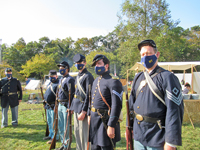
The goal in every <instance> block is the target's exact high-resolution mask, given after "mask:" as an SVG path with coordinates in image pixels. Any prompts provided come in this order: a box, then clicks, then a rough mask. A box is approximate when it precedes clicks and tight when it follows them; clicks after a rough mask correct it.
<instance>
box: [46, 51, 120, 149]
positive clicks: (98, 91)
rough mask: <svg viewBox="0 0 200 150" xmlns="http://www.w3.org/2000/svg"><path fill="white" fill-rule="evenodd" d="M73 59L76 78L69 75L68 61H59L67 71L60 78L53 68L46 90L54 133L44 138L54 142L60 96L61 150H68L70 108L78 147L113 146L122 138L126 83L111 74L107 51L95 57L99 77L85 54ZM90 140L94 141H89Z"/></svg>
mask: <svg viewBox="0 0 200 150" xmlns="http://www.w3.org/2000/svg"><path fill="white" fill-rule="evenodd" d="M73 60H74V62H75V66H76V68H77V69H78V70H79V73H78V76H77V77H76V79H74V78H73V77H71V76H70V75H69V71H70V67H69V64H68V63H67V62H66V61H63V62H61V63H60V64H59V65H58V67H59V72H60V74H61V75H63V76H62V78H61V79H59V81H58V80H57V75H56V71H55V70H50V72H49V75H50V81H51V82H50V84H49V85H48V86H47V90H46V92H45V94H44V99H45V100H44V101H45V103H46V104H45V108H46V109H47V122H48V125H49V132H50V133H49V136H48V137H45V138H44V140H49V141H48V142H47V143H49V144H50V143H51V142H52V139H53V136H54V133H55V132H52V131H53V120H54V115H55V114H54V112H53V109H54V107H55V100H57V102H58V133H59V134H58V135H56V139H57V140H58V138H59V137H60V139H61V143H62V146H61V147H60V148H58V149H59V150H65V149H67V148H68V146H69V121H68V120H67V118H68V115H69V114H68V113H69V110H71V111H72V112H73V114H74V135H75V138H76V149H77V150H86V149H92V150H98V149H104V150H110V149H113V148H114V147H115V145H116V142H117V141H119V140H120V138H121V137H120V126H119V122H118V119H119V115H120V111H121V108H122V94H123V91H122V84H121V82H120V81H119V80H118V79H116V78H112V76H111V75H110V72H109V64H110V61H109V60H108V58H107V57H106V56H104V55H96V56H95V57H94V59H93V66H95V72H96V74H97V75H99V77H98V78H96V79H95V80H94V78H93V76H92V74H91V73H90V72H89V71H88V70H87V69H86V67H85V66H86V59H85V56H83V55H81V54H76V55H75V56H74V57H73ZM69 89H70V90H69ZM69 91H70V92H71V93H70V94H69ZM56 94H57V98H56ZM90 94H91V95H90ZM69 95H70V97H71V100H72V102H71V106H69ZM89 99H90V101H89ZM102 99H105V101H103V100H102ZM67 123H68V124H67ZM89 141H90V143H91V144H90V143H89V144H88V142H89Z"/></svg>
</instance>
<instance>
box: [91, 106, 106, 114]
mask: <svg viewBox="0 0 200 150" xmlns="http://www.w3.org/2000/svg"><path fill="white" fill-rule="evenodd" d="M90 110H91V111H92V112H98V111H99V112H100V113H105V112H106V113H107V112H108V110H106V109H96V108H94V107H91V108H90Z"/></svg>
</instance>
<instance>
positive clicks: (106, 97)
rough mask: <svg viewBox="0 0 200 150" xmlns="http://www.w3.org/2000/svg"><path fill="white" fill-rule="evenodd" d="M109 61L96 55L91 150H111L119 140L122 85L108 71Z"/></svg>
mask: <svg viewBox="0 0 200 150" xmlns="http://www.w3.org/2000/svg"><path fill="white" fill-rule="evenodd" d="M109 65H110V61H109V60H108V58H107V57H106V56H104V55H96V56H95V57H94V59H93V64H92V66H95V72H96V74H97V75H99V77H97V78H96V79H95V80H94V82H93V86H92V94H91V98H92V102H91V107H90V108H91V111H90V116H91V120H90V133H89V139H90V142H91V149H92V150H113V149H115V146H116V142H118V141H120V140H121V136H120V123H119V122H118V120H119V116H120V112H121V109H122V95H123V90H122V84H121V82H120V81H119V80H118V78H116V76H112V75H111V74H110V71H109Z"/></svg>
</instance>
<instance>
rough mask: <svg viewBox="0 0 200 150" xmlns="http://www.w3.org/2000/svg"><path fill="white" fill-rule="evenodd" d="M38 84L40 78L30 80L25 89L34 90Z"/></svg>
mask: <svg viewBox="0 0 200 150" xmlns="http://www.w3.org/2000/svg"><path fill="white" fill-rule="evenodd" d="M39 86H40V80H30V82H29V83H28V84H27V85H26V87H25V89H27V90H36V89H37V88H39Z"/></svg>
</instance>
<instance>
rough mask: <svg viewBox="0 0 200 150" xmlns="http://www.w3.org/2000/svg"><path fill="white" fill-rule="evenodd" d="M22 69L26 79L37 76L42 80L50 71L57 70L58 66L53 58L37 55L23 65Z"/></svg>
mask: <svg viewBox="0 0 200 150" xmlns="http://www.w3.org/2000/svg"><path fill="white" fill-rule="evenodd" d="M22 69H23V70H21V71H20V73H22V74H24V75H25V76H26V77H29V76H30V75H31V74H35V77H37V78H39V79H41V78H42V77H43V76H44V75H45V74H48V72H49V70H52V69H57V66H56V64H55V61H54V60H53V58H52V57H51V56H46V55H45V54H36V55H35V56H34V57H32V58H31V59H30V60H28V61H27V63H26V64H25V65H22Z"/></svg>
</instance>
